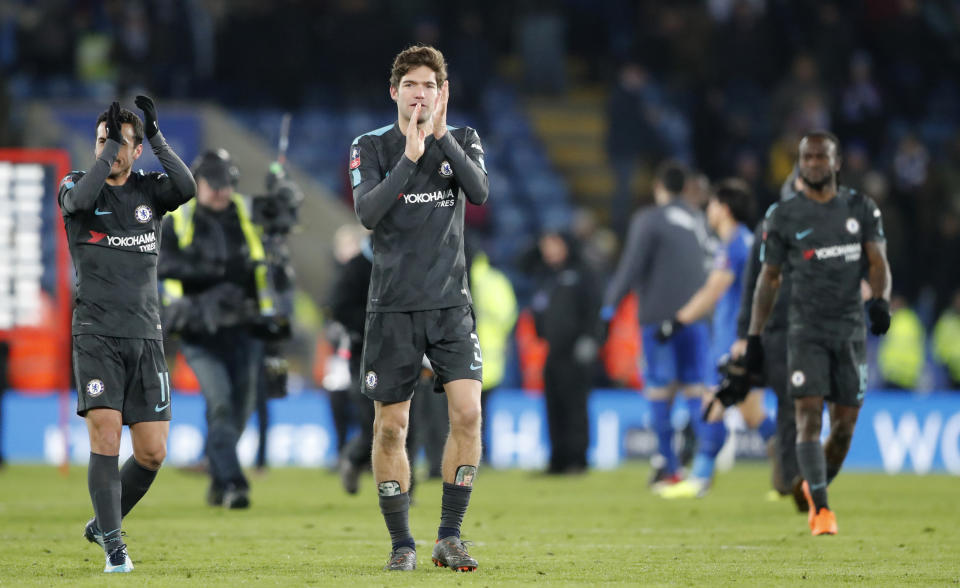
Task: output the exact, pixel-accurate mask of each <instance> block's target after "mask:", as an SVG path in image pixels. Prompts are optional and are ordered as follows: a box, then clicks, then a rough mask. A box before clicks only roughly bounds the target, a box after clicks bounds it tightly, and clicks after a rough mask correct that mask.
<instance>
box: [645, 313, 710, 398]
mask: <svg viewBox="0 0 960 588" xmlns="http://www.w3.org/2000/svg"><path fill="white" fill-rule="evenodd" d="M657 329H658V326H656V325H645V326H644V327H643V360H644V373H643V376H644V379H645V380H646V384H647V386H650V387H652V388H665V387H667V386H669V385H670V384H671V383H673V382H678V383H679V384H709V383H710V382H712V380H713V379H712V375H711V373H712V371H713V366H711V365H710V329H709V328H708V327H707V324H706V323H705V322H703V321H700V322H698V323H694V324H692V325H689V326H686V327H684V328H682V329H680V330H679V331H677V333H676V334H675V335H674V336H673V337H671V338H670V339H669V340H668V341H667V342H665V343H660V342H659V341H657V338H656V337H655V335H656V332H657Z"/></svg>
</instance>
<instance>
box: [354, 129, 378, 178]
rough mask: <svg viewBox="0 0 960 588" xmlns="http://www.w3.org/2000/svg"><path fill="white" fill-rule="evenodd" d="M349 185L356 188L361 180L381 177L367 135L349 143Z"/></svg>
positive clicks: (374, 152)
mask: <svg viewBox="0 0 960 588" xmlns="http://www.w3.org/2000/svg"><path fill="white" fill-rule="evenodd" d="M349 167H350V169H349V172H350V185H351V186H352V187H353V188H354V189H356V188H357V186H359V185H360V184H362V183H363V182H366V181H370V180H373V181H375V182H376V183H377V184H379V183H380V180H382V179H383V174H382V173H381V171H380V162H379V160H378V158H377V153H376V150H375V149H374V148H373V143H372V142H371V141H370V140H369V139H368V138H367V137H357V138H356V139H355V140H354V141H353V144H352V145H350V166H349Z"/></svg>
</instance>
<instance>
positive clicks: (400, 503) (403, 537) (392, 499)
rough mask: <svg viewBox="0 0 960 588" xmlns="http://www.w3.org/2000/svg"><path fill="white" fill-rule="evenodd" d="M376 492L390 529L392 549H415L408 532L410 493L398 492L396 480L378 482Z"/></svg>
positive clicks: (398, 487)
mask: <svg viewBox="0 0 960 588" xmlns="http://www.w3.org/2000/svg"><path fill="white" fill-rule="evenodd" d="M377 492H378V494H379V495H380V512H381V513H383V520H384V521H385V522H386V523H387V530H388V531H390V541H391V542H392V543H393V549H398V548H400V547H409V548H411V549H416V548H417V545H416V543H415V542H414V540H413V535H411V534H410V493H409V492H400V483H399V482H396V481H390V482H380V483H379V484H378V485H377Z"/></svg>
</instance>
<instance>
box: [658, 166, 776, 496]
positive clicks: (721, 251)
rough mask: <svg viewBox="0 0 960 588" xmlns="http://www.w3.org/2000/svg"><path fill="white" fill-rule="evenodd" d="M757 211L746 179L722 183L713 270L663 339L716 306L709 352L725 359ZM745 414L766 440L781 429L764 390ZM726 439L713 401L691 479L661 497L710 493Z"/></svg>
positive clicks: (714, 216) (712, 220)
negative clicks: (767, 406)
mask: <svg viewBox="0 0 960 588" xmlns="http://www.w3.org/2000/svg"><path fill="white" fill-rule="evenodd" d="M752 213H753V195H752V194H751V192H750V188H749V187H748V186H747V184H746V183H745V182H743V181H741V180H738V179H731V180H724V181H723V182H720V183H719V184H718V185H717V187H716V188H715V189H714V192H713V194H712V195H711V197H710V201H709V204H708V205H707V222H708V223H709V225H710V228H711V229H713V230H714V231H715V232H716V234H717V236H718V237H719V239H720V246H719V247H718V248H717V251H716V253H715V255H714V262H713V269H712V270H711V272H710V274H709V275H708V276H707V281H706V283H705V284H704V285H703V287H701V288H700V289H699V290H697V292H696V294H694V295H693V296H692V297H691V298H690V299H689V300H688V301H687V302H686V304H684V305H683V306H682V307H681V308H680V310H678V311H677V313H676V315H674V318H673V320H672V321H666V322H665V323H664V324H663V325H661V328H660V332H659V333H658V336H659V337H660V338H661V339H667V338H669V337H671V336H672V334H673V333H675V332H677V331H678V330H681V329H683V328H684V327H685V326H686V325H689V324H691V323H694V322H696V321H698V320H700V319H701V318H703V317H704V316H705V315H706V314H707V313H709V312H710V309H711V308H712V309H713V321H712V331H711V338H710V356H711V359H712V360H713V362H714V363H715V364H716V363H719V362H720V361H721V359H722V358H723V356H724V355H726V354H727V353H728V351H729V349H730V347H731V345H733V343H734V341H736V340H737V315H738V312H739V310H740V296H741V292H742V291H743V281H744V279H745V275H746V268H747V261H748V260H749V258H750V250H751V246H752V245H753V232H752V231H751V230H750V229H748V228H747V223H748V222H750V220H751V216H752ZM714 383H716V381H715V382H714ZM708 400H709V399H708ZM744 406H746V408H744ZM741 412H742V414H743V416H744V420H745V421H746V422H747V424H748V426H750V427H756V426H758V427H759V430H760V434H761V436H762V437H763V438H764V440H767V439H769V438H770V437H771V436H772V435H773V434H774V433H775V432H776V422H775V421H774V420H773V419H772V418H770V417H769V416H767V415H766V414H765V412H764V409H763V395H762V394H751V397H750V398H748V400H746V401H745V402H744V404H743V405H741ZM726 437H727V431H726V427H725V425H724V423H723V409H722V407H721V406H720V405H719V403H714V404H713V407H712V409H711V412H710V414H709V415H708V418H707V422H705V423H704V424H703V425H702V428H701V431H700V432H699V435H698V440H697V441H698V442H697V452H696V454H695V455H694V458H693V467H692V468H691V472H690V477H689V478H687V479H686V480H684V481H683V482H681V483H679V484H676V485H674V486H671V487H667V488H664V489H663V491H662V492H661V496H663V497H664V498H693V497H700V496H703V495H704V494H706V492H707V490H708V489H709V488H710V484H711V480H712V479H713V470H714V462H715V461H716V457H717V454H718V453H719V452H720V448H721V447H723V443H724V441H726Z"/></svg>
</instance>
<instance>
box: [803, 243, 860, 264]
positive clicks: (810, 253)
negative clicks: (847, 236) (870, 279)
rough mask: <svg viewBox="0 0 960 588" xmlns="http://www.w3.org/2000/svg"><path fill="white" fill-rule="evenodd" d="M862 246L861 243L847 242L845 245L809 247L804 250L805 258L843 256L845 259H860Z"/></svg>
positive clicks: (819, 259)
mask: <svg viewBox="0 0 960 588" xmlns="http://www.w3.org/2000/svg"><path fill="white" fill-rule="evenodd" d="M861 249H862V246H861V245H860V243H847V244H845V245H830V246H829V247H821V248H819V249H807V250H806V251H804V252H803V258H804V259H806V260H810V259H813V258H814V257H816V258H817V261H822V260H824V259H833V258H834V257H842V258H843V260H844V261H859V260H860V252H861Z"/></svg>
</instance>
